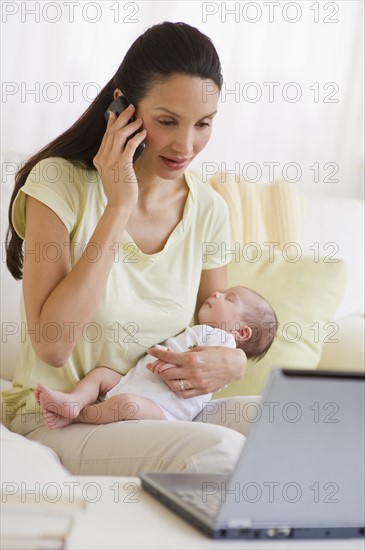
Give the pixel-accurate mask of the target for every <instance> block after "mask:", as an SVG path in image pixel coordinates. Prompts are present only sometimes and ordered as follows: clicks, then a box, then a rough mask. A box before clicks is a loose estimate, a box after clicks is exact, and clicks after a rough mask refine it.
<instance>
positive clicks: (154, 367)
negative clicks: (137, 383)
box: [147, 349, 176, 374]
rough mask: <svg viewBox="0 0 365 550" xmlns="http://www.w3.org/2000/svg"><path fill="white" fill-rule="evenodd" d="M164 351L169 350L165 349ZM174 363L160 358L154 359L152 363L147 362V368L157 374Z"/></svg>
mask: <svg viewBox="0 0 365 550" xmlns="http://www.w3.org/2000/svg"><path fill="white" fill-rule="evenodd" d="M166 351H170V350H169V349H167V350H166ZM175 366H176V365H173V364H172V363H166V362H165V361H162V359H156V361H154V362H153V363H148V364H147V368H148V370H150V371H151V372H153V373H154V374H159V373H160V372H163V371H164V370H167V369H171V368H172V367H175Z"/></svg>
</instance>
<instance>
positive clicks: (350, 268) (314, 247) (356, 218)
mask: <svg viewBox="0 0 365 550" xmlns="http://www.w3.org/2000/svg"><path fill="white" fill-rule="evenodd" d="M23 160H24V156H23V155H21V154H18V153H15V152H6V153H4V154H3V155H2V174H3V177H2V197H1V199H2V200H1V211H2V216H1V223H2V235H3V237H2V241H3V242H4V241H5V232H6V227H7V208H8V204H9V200H10V195H11V192H12V189H13V184H14V174H15V171H16V170H17V169H18V167H19V166H20V164H21V162H22V161H23ZM208 183H209V184H210V185H212V187H214V188H215V189H216V190H217V191H218V192H220V193H221V194H222V195H223V196H224V198H225V199H226V201H227V204H228V206H229V210H230V216H231V229H232V243H233V244H232V245H231V252H229V250H225V251H224V253H225V254H227V253H230V254H233V261H232V262H231V264H230V271H229V278H230V283H231V284H245V285H246V286H251V287H252V288H254V289H255V290H257V291H258V292H261V293H263V294H264V295H266V296H267V298H268V299H269V301H271V302H272V304H273V306H274V308H275V309H276V310H277V312H279V314H278V318H279V323H280V325H279V331H278V337H277V339H276V341H275V343H274V345H273V346H272V348H271V349H270V350H269V353H268V354H267V356H266V357H265V358H264V360H263V361H262V362H259V363H256V364H255V363H253V364H249V366H248V369H247V374H246V376H245V377H244V378H243V379H242V380H241V381H238V382H235V383H233V384H230V385H229V387H227V388H226V389H224V390H223V391H222V392H220V393H219V397H223V396H224V395H237V394H245V395H257V394H260V392H261V391H262V388H263V386H264V384H265V380H266V378H267V375H268V372H269V371H270V369H271V368H273V367H280V366H285V367H288V368H311V369H317V368H318V369H345V370H363V369H364V299H363V298H364V297H363V291H364V288H363V286H364V285H363V281H364V273H363V269H364V261H363V260H364V258H363V255H364V231H363V213H364V211H363V202H362V201H361V200H360V199H354V198H346V197H337V198H336V197H331V196H321V195H317V196H309V195H307V196H305V195H304V194H303V193H299V192H298V191H297V190H296V189H295V186H294V185H293V184H289V183H287V182H275V183H274V184H270V185H263V184H254V185H249V184H248V183H247V182H243V181H242V180H241V179H240V180H237V178H236V177H234V176H232V174H229V175H227V177H226V175H225V174H215V175H214V176H213V177H212V178H210V180H209V182H208ZM245 209H246V210H247V211H245ZM274 218H275V219H274ZM275 220H276V221H275ZM278 220H279V221H280V223H279V224H278V223H277V221H278ZM288 220H291V222H292V223H291V227H283V224H284V226H285V223H286V222H287V221H288ZM215 244H217V243H215ZM3 254H4V248H3ZM1 281H2V286H1V316H2V346H1V386H2V389H5V388H7V387H9V386H10V385H11V380H12V375H13V371H14V365H15V361H16V350H17V346H18V342H19V338H20V332H21V331H20V330H19V295H20V288H21V283H20V282H16V281H15V280H14V279H12V277H11V276H10V274H9V273H8V271H7V269H6V265H5V256H4V257H3V261H2V263H1ZM14 435H15V434H14ZM8 436H9V434H7V437H8ZM19 437H20V436H17V444H18V438H19ZM25 452H27V451H26V449H25Z"/></svg>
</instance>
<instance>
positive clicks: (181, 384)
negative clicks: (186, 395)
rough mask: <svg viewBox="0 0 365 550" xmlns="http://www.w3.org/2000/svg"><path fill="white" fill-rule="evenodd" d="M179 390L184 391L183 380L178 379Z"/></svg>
mask: <svg viewBox="0 0 365 550" xmlns="http://www.w3.org/2000/svg"><path fill="white" fill-rule="evenodd" d="M180 389H181V391H184V390H185V385H184V380H183V379H182V378H180Z"/></svg>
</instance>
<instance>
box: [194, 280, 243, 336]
mask: <svg viewBox="0 0 365 550" xmlns="http://www.w3.org/2000/svg"><path fill="white" fill-rule="evenodd" d="M252 299H253V296H252V293H251V292H250V291H249V290H248V289H245V288H241V287H233V288H229V289H228V290H226V291H224V292H218V291H217V292H213V293H212V295H211V296H209V298H208V299H207V300H205V302H204V304H203V305H202V307H201V308H200V310H199V313H198V319H199V323H200V324H207V325H211V326H214V327H218V328H220V329H222V330H226V331H232V330H238V329H239V326H240V324H241V323H242V317H244V314H245V311H247V310H248V308H249V305H250V303H251V300H252Z"/></svg>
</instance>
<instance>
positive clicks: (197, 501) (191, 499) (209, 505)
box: [173, 488, 222, 517]
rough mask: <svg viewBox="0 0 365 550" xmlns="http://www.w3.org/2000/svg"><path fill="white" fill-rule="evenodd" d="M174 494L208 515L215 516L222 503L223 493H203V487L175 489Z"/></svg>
mask: <svg viewBox="0 0 365 550" xmlns="http://www.w3.org/2000/svg"><path fill="white" fill-rule="evenodd" d="M173 494H174V495H175V496H177V497H179V499H181V500H182V501H183V502H185V504H187V505H188V506H193V507H194V508H196V509H197V510H199V511H200V512H204V514H206V515H207V516H210V517H215V516H216V515H217V514H218V510H219V508H220V506H221V505H222V494H221V492H216V493H213V494H205V493H204V494H203V493H202V490H201V489H181V488H180V489H175V490H174V491H173Z"/></svg>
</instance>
